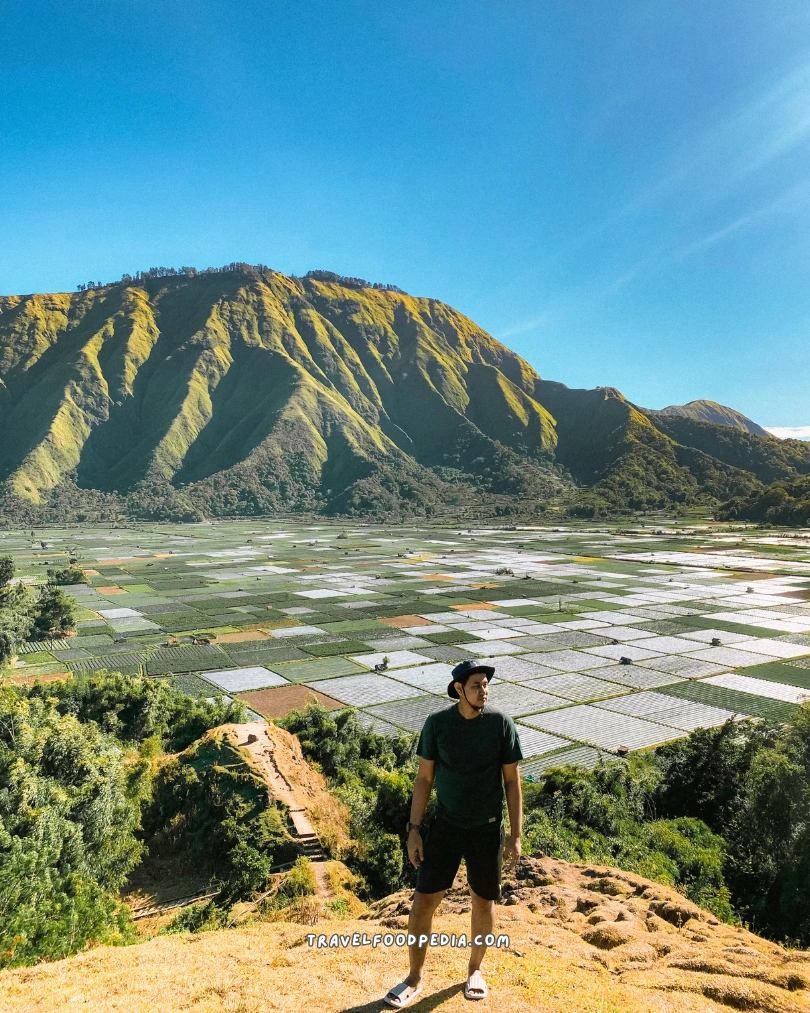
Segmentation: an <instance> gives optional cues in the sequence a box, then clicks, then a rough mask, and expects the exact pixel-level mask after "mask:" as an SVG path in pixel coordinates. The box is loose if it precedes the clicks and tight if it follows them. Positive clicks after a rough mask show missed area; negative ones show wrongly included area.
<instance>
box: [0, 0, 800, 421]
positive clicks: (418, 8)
mask: <svg viewBox="0 0 810 1013" xmlns="http://www.w3.org/2000/svg"><path fill="white" fill-rule="evenodd" d="M0 33H1V34H2V37H3V39H4V44H3V55H2V59H1V60H0V236H2V242H0V292H2V293H4V294H11V293H20V292H33V291H56V290H70V289H74V288H75V287H76V285H77V284H78V283H80V282H84V281H88V280H91V279H92V280H104V281H108V280H113V279H115V278H118V277H120V276H121V274H122V273H124V272H125V271H127V272H134V271H136V270H139V269H144V268H148V267H152V266H158V265H165V266H175V267H179V266H181V265H186V264H188V265H194V266H196V267H200V268H202V267H206V266H210V265H219V264H223V263H227V262H229V261H232V260H242V261H249V262H253V263H266V264H269V265H270V266H271V267H274V268H276V269H277V270H280V271H284V272H287V273H295V274H302V273H304V272H305V271H307V270H309V269H311V268H325V269H329V270H334V271H338V272H340V273H343V274H350V275H359V276H361V277H364V278H367V279H369V280H372V281H384V282H393V283H395V284H397V285H399V286H401V287H402V288H404V289H406V290H407V291H409V292H412V293H414V294H418V295H428V296H433V297H435V298H438V299H443V300H445V301H447V302H449V303H451V304H452V305H453V306H455V307H456V308H457V309H459V310H461V311H463V312H465V313H467V314H468V315H469V316H471V317H472V318H473V319H474V320H476V321H477V322H478V323H479V324H481V325H482V326H483V327H485V328H486V329H487V330H488V331H489V332H490V333H492V334H493V335H494V336H496V337H498V338H500V339H501V340H503V341H504V342H505V343H506V344H508V345H509V346H510V347H512V348H514V349H515V350H516V351H517V352H519V353H520V354H522V355H523V356H525V357H526V358H527V359H528V360H529V361H530V362H531V363H532V365H533V366H534V367H535V368H536V369H537V370H538V372H539V373H540V374H541V375H542V376H544V377H548V378H550V379H555V380H560V381H562V382H564V383H567V384H569V385H570V386H585V387H591V386H596V385H606V386H615V387H618V388H619V389H620V390H621V391H622V392H623V393H624V394H625V395H626V396H627V397H629V398H630V399H631V400H633V401H635V402H636V403H638V404H641V405H643V406H646V407H651V408H661V407H663V406H665V405H667V404H672V403H676V404H677V403H683V402H685V401H689V400H691V399H693V398H709V399H712V400H716V401H720V402H722V403H725V404H729V405H731V406H733V407H735V408H737V409H739V410H740V411H743V412H745V413H746V414H748V415H750V416H751V417H753V418H754V419H756V420H757V421H758V422H760V423H761V424H762V425H766V426H779V427H805V426H808V425H810V394H809V393H808V391H810V257H808V250H809V249H810V244H809V243H808V240H809V239H810V174H809V173H808V167H809V166H810V5H808V3H806V2H805V0H776V2H775V3H762V2H761V0H714V2H713V3H711V4H706V3H705V2H704V0H678V2H677V3H674V4H665V3H661V2H654V3H647V2H641V0H639V2H636V0H620V2H618V3H607V4H606V3H603V2H601V0H587V2H582V0H566V2H565V3H557V2H552V0H533V2H527V3H522V2H512V0H502V2H500V3H497V4H496V3H494V2H480V0H465V2H463V3H456V2H443V0H433V2H430V3H428V2H411V0H400V2H399V3H396V4H384V3H380V2H371V0H367V2H359V0H340V2H337V0H335V2H329V3H327V2H323V0H308V3H306V4H293V3H281V2H280V0H261V2H257V0H240V2H239V3H238V4H237V3H233V2H210V0H195V2H193V3H192V2H177V0H175V2H172V0H166V2H164V3H161V4H159V5H158V4H140V5H138V4H132V3H127V4H124V3H120V2H118V0H105V2H103V3H100V2H96V3H94V4H93V3H88V2H79V0H66V2H65V0H63V2H61V3H58V4H56V3H47V2H46V3H33V4H16V5H10V4H9V5H5V6H4V8H3V10H2V11H0ZM808 435H810V430H808Z"/></svg>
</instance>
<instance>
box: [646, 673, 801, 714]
mask: <svg viewBox="0 0 810 1013" xmlns="http://www.w3.org/2000/svg"><path fill="white" fill-rule="evenodd" d="M655 692H656V693H662V694H665V695H666V696H671V697H678V698H679V699H681V700H694V701H695V702H696V703H705V704H708V705H709V706H710V707H723V708H725V709H726V710H730V711H732V712H733V713H735V714H743V715H746V716H749V717H756V718H769V719H771V720H772V721H787V720H788V719H789V718H790V716H791V715H792V714H793V713H794V712H795V710H796V706H795V705H794V704H791V703H783V702H782V701H781V700H771V699H770V698H769V697H765V696H754V695H753V694H751V693H741V692H739V691H737V690H735V689H726V688H725V687H724V686H713V685H711V684H710V683H707V682H700V681H695V682H679V683H676V684H675V685H674V686H667V687H666V688H664V689H658V690H655Z"/></svg>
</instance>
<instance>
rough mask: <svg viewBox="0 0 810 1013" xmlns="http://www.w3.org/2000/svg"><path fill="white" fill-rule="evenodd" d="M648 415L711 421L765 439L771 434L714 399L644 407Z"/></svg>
mask: <svg viewBox="0 0 810 1013" xmlns="http://www.w3.org/2000/svg"><path fill="white" fill-rule="evenodd" d="M644 410H645V411H646V413H647V414H648V415H653V416H662V415H663V416H674V417H677V418H686V419H694V420H695V421H697V422H711V423H713V424H714V425H718V426H728V427H729V428H731V429H742V430H743V431H744V432H747V433H751V434H752V435H754V436H762V437H763V438H765V439H767V438H769V437H770V436H771V434H770V433H769V432H768V430H767V429H763V427H762V426H761V425H759V424H758V423H757V422H754V421H753V420H752V419H749V418H748V417H747V416H746V415H743V414H742V412H738V411H736V410H735V409H734V408H728V407H727V406H726V405H721V404H718V403H717V402H716V401H706V400H697V401H689V402H687V404H684V405H669V406H668V407H666V408H659V409H654V408H646V409H644Z"/></svg>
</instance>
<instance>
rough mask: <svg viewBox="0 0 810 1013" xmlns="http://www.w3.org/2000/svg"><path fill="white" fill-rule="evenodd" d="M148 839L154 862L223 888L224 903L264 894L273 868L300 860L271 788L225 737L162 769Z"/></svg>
mask: <svg viewBox="0 0 810 1013" xmlns="http://www.w3.org/2000/svg"><path fill="white" fill-rule="evenodd" d="M142 836H143V840H144V842H145V844H146V846H147V848H148V851H149V856H150V860H156V861H159V862H164V863H165V862H170V863H171V864H172V867H173V868H174V869H175V870H176V871H177V872H178V873H179V874H192V875H194V876H195V877H196V878H198V879H207V880H209V881H216V882H218V883H219V884H220V894H219V897H218V901H219V902H222V901H224V900H225V899H228V900H231V901H233V900H236V899H240V898H243V897H247V896H249V895H250V894H251V893H252V892H253V891H255V890H259V889H261V888H263V887H264V886H265V884H266V883H267V880H268V878H269V876H270V870H271V868H272V867H273V866H274V865H277V864H281V863H283V862H286V861H290V860H292V859H293V858H294V857H295V855H296V854H297V848H296V846H295V843H294V842H293V840H292V838H291V837H290V835H289V833H288V832H287V830H286V828H285V825H284V816H283V812H282V811H281V810H280V809H279V808H278V806H277V805H276V804H273V803H270V802H269V801H268V797H267V786H266V785H265V783H264V781H263V780H261V778H259V777H257V776H256V775H255V774H253V773H252V772H251V770H250V768H249V767H248V766H247V764H246V763H245V762H244V758H243V757H242V756H241V754H240V753H239V751H238V749H237V748H236V747H234V746H233V745H232V744H231V743H230V742H229V741H228V740H227V738H226V737H225V736H224V735H222V734H219V735H216V734H215V735H214V736H212V737H208V738H205V739H202V740H200V741H198V742H195V743H194V744H193V745H192V746H191V747H189V748H188V749H186V750H185V751H184V752H183V753H181V754H180V755H179V756H177V757H174V758H172V759H171V760H170V761H169V762H168V763H164V764H163V765H162V766H161V768H160V770H159V772H158V773H157V775H156V777H155V782H154V791H153V794H152V797H151V799H150V800H149V803H148V804H147V805H146V807H145V810H144V815H143V834H142Z"/></svg>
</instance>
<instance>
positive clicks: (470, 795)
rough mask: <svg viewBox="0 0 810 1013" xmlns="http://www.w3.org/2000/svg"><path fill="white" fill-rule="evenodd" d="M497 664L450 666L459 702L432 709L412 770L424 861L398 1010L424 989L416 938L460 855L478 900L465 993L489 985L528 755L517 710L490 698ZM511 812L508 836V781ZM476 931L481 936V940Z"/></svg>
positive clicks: (419, 854)
mask: <svg viewBox="0 0 810 1013" xmlns="http://www.w3.org/2000/svg"><path fill="white" fill-rule="evenodd" d="M494 673H495V669H494V668H493V667H492V666H491V665H485V664H482V663H480V662H477V661H463V662H462V663H461V664H460V665H456V667H455V668H454V669H453V671H452V681H451V683H450V685H449V686H448V687H447V694H448V696H450V697H451V698H453V699H455V700H458V703H457V704H456V705H455V706H453V707H447V708H446V709H444V710H440V711H437V712H435V713H434V714H431V715H429V716H428V718H427V720H426V721H425V724H424V727H423V728H422V734H421V735H420V736H419V744H418V745H417V747H416V752H417V755H418V756H419V770H418V771H417V774H416V782H415V784H414V790H413V799H412V801H411V818H410V822H409V823H408V827H407V830H408V857H409V858H410V860H411V862H412V864H413V865H414V866H416V868H417V869H418V873H417V877H416V892H415V893H414V899H413V905H412V907H411V914H410V918H409V920H408V934H409V935H411V936H415V937H416V942H415V943H413V944H412V945H411V946H410V947H409V956H410V973H409V974H408V976H407V978H405V980H404V981H402V982H400V983H399V984H398V985H395V986H394V987H393V988H392V989H391V991H390V992H389V993H388V994H387V995H386V996H385V1002H386V1003H387V1004H388V1005H389V1006H393V1007H394V1008H395V1009H399V1008H400V1007H402V1006H407V1005H408V1004H409V1003H410V1002H411V1001H412V1000H413V999H415V998H416V996H417V995H418V994H419V993H420V992H421V991H422V984H421V981H422V966H423V964H424V962H425V956H426V953H427V946H426V944H423V945H420V944H419V939H420V937H428V938H429V937H430V933H431V927H432V925H433V915H434V912H435V911H436V908H437V907H438V906H439V904H440V903H441V900H442V897H444V895H445V893H446V891H447V890H448V889H449V888H450V887H451V886H452V885H453V880H454V879H455V877H456V873H457V872H458V867H459V864H460V863H461V859H462V857H463V858H464V859H465V861H466V863H467V884H468V886H469V888H470V896H471V898H472V914H471V926H470V935H471V937H472V949H471V951H470V962H469V967H468V975H467V983H466V985H465V986H464V995H465V996H466V998H468V999H483V998H484V996H486V994H487V986H486V982H485V981H484V978H483V976H482V974H481V961H482V960H483V958H484V954H485V953H486V949H487V947H486V943H485V942H484V940H485V938H486V936H487V935H488V934H489V933H491V932H492V930H493V924H494V915H495V901H496V900H497V899H498V897H499V896H500V888H501V863H502V859H503V854H504V852H506V853H507V855H508V858H509V861H510V862H511V863H512V864H513V865H517V862H518V860H519V858H520V847H521V846H520V836H521V823H522V819H523V801H522V797H521V790H520V773H519V770H518V761H519V760H522V759H523V753H522V752H521V748H520V740H519V739H518V734H517V729H516V728H515V723H514V721H513V720H512V718H511V717H509V716H508V715H506V714H502V713H501V712H500V711H497V710H493V709H492V708H490V707H487V706H486V703H487V699H488V697H489V680H490V679H491V678H492V676H493V675H494ZM434 778H435V782H436V818H435V819H434V821H433V823H432V824H431V826H430V830H429V831H427V832H426V833H425V835H424V840H423V836H422V816H423V815H424V812H425V807H426V806H427V802H428V798H429V797H430V791H431V788H432V787H433V782H434ZM504 783H505V785H506V804H507V808H508V810H509V837H506V838H505V837H504V827H503V785H504ZM476 939H478V942H476Z"/></svg>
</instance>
